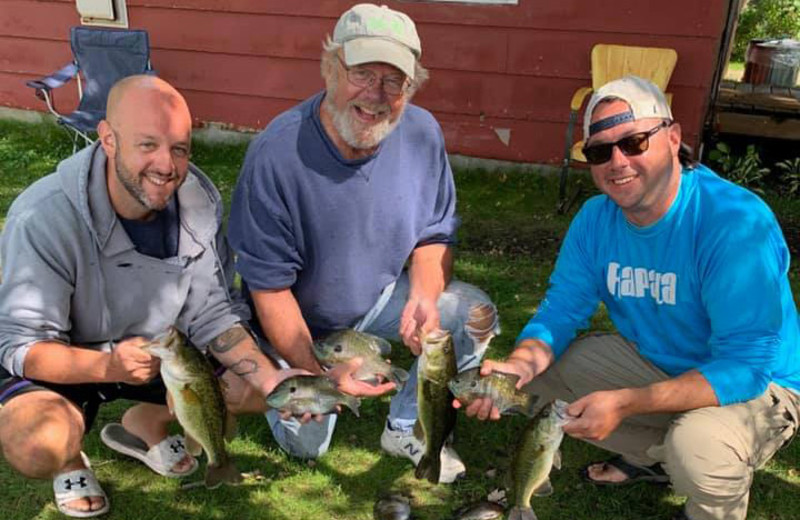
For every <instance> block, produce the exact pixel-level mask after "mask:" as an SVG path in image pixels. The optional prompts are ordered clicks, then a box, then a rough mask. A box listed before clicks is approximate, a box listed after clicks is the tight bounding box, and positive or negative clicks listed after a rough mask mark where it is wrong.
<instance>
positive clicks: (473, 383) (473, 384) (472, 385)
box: [469, 381, 478, 388]
mask: <svg viewBox="0 0 800 520" xmlns="http://www.w3.org/2000/svg"><path fill="white" fill-rule="evenodd" d="M469 386H471V387H472V388H475V387H476V386H478V382H477V381H473V382H472V383H470V384H469Z"/></svg>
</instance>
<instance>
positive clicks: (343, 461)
mask: <svg viewBox="0 0 800 520" xmlns="http://www.w3.org/2000/svg"><path fill="white" fill-rule="evenodd" d="M244 150H245V146H242V145H238V146H208V145H203V144H197V145H196V146H195V149H194V157H193V160H194V161H195V162H196V163H197V164H198V165H199V166H201V167H202V168H203V169H204V170H205V171H206V173H208V174H209V175H211V177H212V178H213V180H214V182H215V183H216V184H217V186H218V187H219V188H220V190H221V192H222V193H223V196H224V198H225V201H226V204H228V203H229V200H230V192H231V190H232V188H233V186H234V185H235V181H236V176H237V173H238V170H239V166H240V164H241V160H242V157H243V155H244ZM70 152H71V143H70V142H69V140H68V139H67V137H66V134H64V132H63V131H62V130H60V129H58V128H55V127H51V126H46V125H27V124H21V123H12V122H5V121H0V216H2V215H5V213H6V211H7V209H8V207H9V205H10V203H11V201H12V200H13V198H14V197H15V196H16V195H17V194H18V193H19V192H20V191H21V190H22V189H24V188H25V187H26V186H27V185H28V184H30V183H31V182H33V181H34V180H35V179H36V178H38V177H40V176H41V175H44V174H46V173H48V172H50V171H51V170H52V169H53V167H54V165H55V164H56V162H57V161H58V160H59V159H61V158H64V157H66V156H68V155H69V154H70ZM576 177H582V176H580V175H577V176H576ZM582 182H583V183H584V186H589V185H590V181H589V180H588V179H587V178H582ZM456 183H457V186H458V196H459V208H460V214H461V216H462V219H463V224H462V229H461V234H460V235H461V236H460V243H459V246H458V255H457V258H458V260H457V263H456V274H457V276H458V277H459V278H461V279H463V280H465V281H468V282H471V283H474V284H476V285H478V286H480V287H482V288H484V289H485V290H486V291H487V292H488V293H489V294H490V295H491V297H492V298H493V299H494V301H495V302H496V303H497V305H498V308H499V309H500V314H501V319H502V327H503V329H504V332H503V334H502V335H501V336H499V337H497V338H496V339H495V340H494V342H493V343H492V346H491V348H490V351H489V354H488V355H489V356H490V357H503V356H505V355H506V354H507V353H508V352H509V350H510V348H511V347H512V344H513V341H514V337H515V335H516V333H517V332H518V331H519V330H520V328H521V327H522V325H523V324H524V323H525V321H526V320H527V319H528V317H529V316H530V314H531V313H532V312H533V310H534V309H535V308H536V306H537V305H538V303H539V301H540V300H541V299H542V297H543V295H544V291H545V288H546V285H547V279H548V277H549V274H550V271H551V270H552V267H553V262H554V260H555V257H556V253H557V250H558V245H559V243H560V239H561V237H562V235H563V233H564V231H565V230H566V228H567V226H568V224H569V221H570V218H571V216H569V215H568V216H558V215H555V214H554V211H553V208H554V207H555V203H556V193H557V184H556V179H554V178H547V177H544V176H541V175H536V174H523V173H515V172H506V173H487V172H481V171H458V172H456ZM586 191H590V190H586ZM769 202H770V204H771V205H772V206H773V208H775V210H776V212H777V213H778V215H779V217H780V218H781V220H782V222H783V223H784V224H785V225H787V229H791V230H793V233H794V235H795V236H794V243H795V244H796V242H797V239H798V236H800V235H798V233H797V229H800V227H798V226H800V203H798V201H787V200H785V199H769ZM0 222H1V221H0ZM787 236H788V235H787ZM791 275H792V281H793V286H794V290H795V294H796V295H797V294H800V292H798V291H799V290H800V280H799V279H798V268H797V264H796V263H795V264H793V267H792V273H791ZM592 327H593V328H594V329H609V328H610V322H609V321H608V318H607V315H606V314H605V313H604V312H602V310H601V312H600V313H598V316H597V317H596V318H595V319H594V321H593V323H592ZM398 350H399V349H398ZM394 357H395V362H396V363H400V364H404V363H407V362H408V361H409V357H408V355H405V354H403V353H402V352H400V353H397V354H396V355H395V356H394ZM128 404H129V403H124V402H117V403H113V404H110V405H107V406H105V407H104V408H102V409H101V413H100V416H99V418H98V421H97V424H96V425H95V427H94V428H93V429H92V430H91V431H90V432H89V434H88V435H87V437H86V442H85V450H86V452H87V453H88V455H89V456H90V458H91V459H92V461H93V463H94V466H95V468H96V471H97V475H98V478H99V479H100V481H101V483H102V484H103V486H104V488H105V490H106V491H107V492H108V493H109V495H110V498H111V508H112V509H111V513H110V514H109V515H107V516H106V518H109V519H129V518H130V519H134V518H136V519H139V518H143V519H164V520H176V519H182V518H192V519H197V520H205V519H223V518H237V519H238V518H241V519H273V520H298V519H306V518H313V519H320V520H326V519H347V520H367V519H370V518H372V506H373V504H374V502H375V500H376V499H377V497H378V496H379V495H380V494H382V493H386V492H389V491H399V492H403V493H406V494H408V495H410V496H411V497H412V506H413V511H414V515H415V517H416V518H418V519H420V520H434V519H436V520H438V519H446V518H450V517H451V515H452V512H453V511H454V510H456V509H457V508H458V507H460V506H462V505H464V504H466V503H469V502H471V501H474V500H478V499H481V498H484V497H485V496H486V494H487V493H489V492H490V491H492V490H494V489H496V488H502V487H503V486H504V481H503V474H504V472H505V469H506V468H507V467H508V464H509V446H513V445H514V443H515V440H516V436H517V434H518V432H519V431H520V429H521V427H522V425H523V421H522V420H521V419H520V418H508V419H504V420H503V421H500V422H498V423H480V422H478V421H475V420H470V419H467V418H466V417H465V416H463V414H461V415H459V418H458V425H457V438H456V444H455V447H456V449H457V450H458V451H459V453H460V454H461V455H462V457H463V458H464V460H465V462H466V464H467V468H468V476H467V478H466V479H465V480H463V481H461V482H458V483H456V484H454V485H452V486H432V485H429V484H427V483H426V482H420V481H418V480H416V479H415V478H414V477H413V473H412V471H411V465H410V464H409V463H408V462H407V461H405V460H401V459H396V458H391V457H388V456H383V455H382V452H381V450H380V445H379V438H380V434H381V430H382V428H383V424H384V419H385V417H386V414H387V412H388V405H389V400H388V398H381V399H374V400H365V401H364V402H363V404H362V416H361V418H360V419H356V418H355V417H354V416H353V415H352V414H350V413H349V412H345V413H343V414H342V417H341V419H340V421H339V426H338V427H337V430H336V434H335V435H334V438H333V442H332V446H331V450H330V452H329V453H327V454H326V455H324V456H323V457H321V458H320V460H318V461H316V463H314V464H308V463H305V462H302V461H298V460H294V459H290V458H288V457H287V456H286V455H285V454H284V453H283V452H281V451H280V450H279V449H278V447H277V445H276V443H275V442H274V441H273V440H272V438H271V436H270V434H269V430H268V428H267V425H266V421H265V420H264V419H263V418H261V417H245V418H242V419H241V420H240V428H239V432H240V434H239V436H238V437H237V438H236V439H235V440H234V442H233V443H232V444H231V445H230V450H231V452H232V453H233V454H234V456H235V458H236V460H237V463H238V465H239V467H240V469H242V470H243V471H253V470H258V471H260V472H261V474H262V475H263V476H264V478H263V479H262V480H259V481H254V482H249V483H246V484H245V485H243V486H240V487H235V488H231V487H228V488H221V489H217V490H213V491H207V490H204V489H195V490H189V491H182V490H180V489H179V487H178V484H177V483H176V482H175V481H173V480H170V479H166V478H161V477H157V476H154V474H153V473H151V472H150V471H149V470H147V469H146V468H145V467H144V466H143V465H141V464H138V463H134V462H132V461H130V460H129V459H125V458H123V457H121V456H117V455H115V454H114V453H113V452H111V451H110V450H108V449H107V448H105V447H104V446H103V445H102V444H101V443H100V442H99V437H98V431H99V427H100V426H102V425H103V424H104V423H106V422H109V421H114V420H117V419H118V418H119V417H120V416H121V414H122V412H123V411H124V409H125V408H126V406H127V405H128ZM562 450H563V460H564V468H563V469H562V470H561V471H556V472H554V474H553V484H554V487H555V490H556V492H555V494H554V495H553V496H551V497H549V498H541V499H536V498H535V499H534V507H535V509H536V512H537V514H538V516H539V518H541V519H542V520H545V519H554V518H569V519H578V520H582V519H586V520H588V519H597V518H609V519H612V518H613V519H620V520H642V519H652V520H656V519H664V520H665V519H669V518H671V517H672V515H673V514H674V513H675V512H676V511H677V510H678V507H679V505H680V504H682V503H683V499H682V498H680V497H677V496H675V495H673V494H671V493H670V492H669V490H668V489H663V488H654V487H648V486H634V487H628V488H618V489H597V488H594V487H593V486H589V485H586V484H583V483H582V482H581V481H580V479H579V477H578V469H579V468H580V467H581V466H583V465H584V464H586V463H588V462H590V461H593V460H598V459H602V458H604V457H605V456H606V455H605V454H604V453H603V452H601V451H600V450H598V449H596V448H593V447H591V446H589V445H587V444H584V443H581V442H578V441H575V440H573V439H570V438H567V439H566V440H565V441H564V444H563V446H562ZM798 467H800V442H795V443H793V444H792V445H791V446H790V447H789V448H787V449H784V450H783V451H781V452H779V454H778V455H777V456H776V457H775V459H774V460H773V461H772V462H770V463H769V464H768V465H767V467H766V468H765V469H764V470H762V471H759V472H758V473H757V474H756V477H755V482H754V484H753V493H752V497H751V501H750V514H749V516H748V518H750V519H755V520H790V519H796V518H797V517H798V513H797V512H798V511H800V473H798ZM490 470H496V472H492V471H490ZM0 489H1V490H2V494H1V495H0V496H2V498H3V503H4V505H3V514H2V517H3V518H8V519H30V518H36V519H56V518H63V517H62V516H61V515H59V514H58V512H57V511H56V509H55V507H54V505H53V493H52V487H51V483H50V482H49V481H29V480H25V479H23V478H22V477H20V476H18V475H17V474H15V473H14V472H13V471H12V470H11V469H10V468H9V467H8V465H7V464H5V463H4V462H0Z"/></svg>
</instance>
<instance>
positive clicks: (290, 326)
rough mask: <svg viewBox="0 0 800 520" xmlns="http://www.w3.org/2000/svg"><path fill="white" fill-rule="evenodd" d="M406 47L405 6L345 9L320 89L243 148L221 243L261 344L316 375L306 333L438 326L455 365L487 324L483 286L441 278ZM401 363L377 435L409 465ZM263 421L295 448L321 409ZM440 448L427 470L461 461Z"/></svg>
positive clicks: (423, 127)
mask: <svg viewBox="0 0 800 520" xmlns="http://www.w3.org/2000/svg"><path fill="white" fill-rule="evenodd" d="M421 53H422V49H421V46H420V41H419V37H418V36H417V32H416V28H415V26H414V22H413V21H411V19H410V18H409V17H408V16H406V15H405V14H403V13H400V12H398V11H394V10H391V9H388V8H386V7H378V6H375V5H371V4H359V5H356V6H354V7H353V8H351V9H350V10H348V11H347V12H345V13H344V14H343V15H342V16H341V18H340V19H339V21H338V22H337V24H336V27H335V29H334V32H333V38H332V39H331V38H329V39H328V41H327V42H326V44H325V49H324V52H323V54H322V76H323V79H324V80H325V86H326V88H325V90H324V91H323V92H320V93H319V94H317V95H315V96H313V97H311V98H310V99H308V100H306V101H305V102H303V103H301V104H300V105H299V106H297V107H295V108H293V109H291V110H289V111H287V112H285V113H283V114H281V115H280V116H278V117H277V118H276V119H275V120H273V121H272V122H271V123H270V124H269V126H268V127H267V128H266V129H265V130H264V131H263V132H262V133H261V134H260V135H259V136H258V137H257V138H256V139H255V140H254V141H253V143H252V144H251V145H250V148H249V150H248V152H247V156H246V157H245V162H244V165H243V168H242V172H241V175H240V177H239V182H238V185H237V187H236V191H235V193H234V196H233V201H232V204H231V216H230V223H229V237H230V242H231V245H232V246H233V248H234V249H235V250H236V252H237V253H238V258H237V263H236V267H237V270H238V271H239V273H241V275H242V279H243V280H244V282H245V283H246V285H247V287H248V289H249V292H250V296H251V297H252V302H253V307H254V310H255V314H256V316H257V318H258V323H257V324H256V325H260V329H261V333H262V334H263V338H264V339H265V340H266V343H268V344H269V346H268V347H265V348H268V350H270V351H271V352H273V353H275V354H277V357H280V358H282V359H283V360H284V361H285V362H286V363H287V364H288V365H290V366H292V367H298V368H304V369H306V370H309V371H311V372H314V373H319V372H320V371H321V367H320V365H319V363H318V362H317V361H316V359H315V358H314V356H313V353H312V349H311V345H312V339H316V338H319V337H323V336H325V335H326V334H328V333H329V332H332V331H334V330H337V329H343V328H349V327H354V328H356V329H359V330H362V331H365V332H368V333H372V334H374V335H377V336H381V337H384V338H388V339H398V340H400V339H401V340H402V341H403V342H404V343H405V345H407V346H408V348H409V349H410V350H411V352H412V353H413V354H415V355H418V354H419V353H420V348H421V346H420V338H421V337H422V336H424V334H425V333H427V332H429V331H431V330H433V329H435V328H443V329H447V330H450V331H451V332H452V334H453V338H454V344H455V350H456V357H457V362H458V365H459V367H461V368H469V367H470V366H477V364H478V363H479V362H480V359H481V357H482V355H483V352H484V351H485V348H486V345H487V344H488V341H489V339H491V337H492V336H493V335H494V334H495V332H496V329H497V323H498V320H497V312H496V310H495V307H494V306H493V305H492V304H491V302H490V300H489V298H488V296H487V295H486V294H485V293H484V292H483V291H481V290H479V289H477V288H476V287H473V286H471V285H468V284H465V283H462V282H458V281H451V280H450V274H451V267H452V253H451V245H452V243H453V241H454V235H455V231H456V227H457V218H456V215H455V188H454V185H453V175H452V172H451V170H450V165H449V163H448V160H447V154H446V151H445V145H444V139H443V136H442V131H441V129H440V128H439V125H438V124H437V123H436V120H435V119H434V118H433V116H432V115H431V114H430V113H429V112H427V111H426V110H423V109H422V108H420V107H417V106H414V105H412V104H410V99H411V97H412V96H413V94H414V92H415V91H416V90H417V89H418V88H419V87H420V86H421V85H422V83H423V82H424V81H425V79H426V77H427V71H426V70H425V69H424V68H422V66H421V65H420V63H419V58H420V56H421ZM406 264H407V269H406V268H404V266H406ZM256 328H257V327H256ZM410 372H411V378H410V380H409V381H408V383H407V384H406V385H405V386H404V388H403V389H402V390H401V391H400V392H399V393H398V394H397V395H396V396H394V398H393V399H392V403H391V407H390V412H389V420H388V421H387V424H386V426H385V429H384V432H383V435H382V436H381V446H382V447H383V449H384V450H386V451H387V452H389V453H390V454H393V455H396V456H403V457H407V458H409V459H411V460H412V461H413V462H414V464H416V463H417V462H418V461H419V459H420V457H421V456H422V453H423V452H424V446H423V445H422V444H421V443H420V441H418V440H417V439H416V437H414V435H413V433H412V432H411V429H412V427H413V425H414V422H415V421H416V408H417V407H416V369H415V368H414V367H412V369H411V370H410ZM362 385H363V386H365V387H369V386H370V385H367V383H362ZM371 391H373V389H371V388H364V389H363V392H362V393H364V394H368V393H370V392H371ZM385 391H387V390H386V389H385V388H378V389H374V393H381V392H385ZM267 419H268V421H269V423H270V427H271V428H272V432H273V435H274V437H275V439H276V440H277V441H278V443H279V444H280V445H281V447H283V448H284V449H285V450H286V451H287V452H289V453H290V454H292V455H295V456H298V457H304V458H311V457H316V456H318V455H321V454H322V453H324V452H325V451H326V450H327V449H328V444H329V442H330V438H331V434H332V432H333V427H334V424H335V422H336V416H329V417H328V418H326V419H325V420H324V421H323V422H321V423H316V422H310V423H308V424H305V425H302V426H300V425H299V423H297V422H294V421H291V420H281V418H280V417H279V416H278V414H277V413H276V412H268V413H267ZM441 460H442V472H441V476H440V481H441V482H451V481H452V480H454V479H455V478H456V477H457V476H458V475H460V474H462V473H463V472H464V465H463V463H462V462H461V461H460V459H459V458H458V456H457V454H456V453H455V451H454V450H453V449H452V448H450V447H449V446H447V445H445V448H444V449H443V450H442V453H441Z"/></svg>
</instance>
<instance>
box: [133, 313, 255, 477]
mask: <svg viewBox="0 0 800 520" xmlns="http://www.w3.org/2000/svg"><path fill="white" fill-rule="evenodd" d="M145 349H146V350H147V351H149V352H150V353H151V354H152V355H154V356H157V357H159V358H161V378H162V379H163V380H164V384H165V386H166V387H167V391H168V392H169V394H170V397H171V398H172V408H173V411H174V413H175V416H176V417H177V419H178V422H179V423H180V425H181V426H182V427H183V429H184V431H185V432H186V436H187V444H188V445H189V446H187V448H188V451H189V452H190V453H192V454H194V455H198V454H199V452H198V450H197V449H193V448H192V445H195V446H196V444H195V443H198V444H199V445H200V447H202V449H203V450H204V451H205V452H206V456H207V457H208V466H207V468H206V476H205V485H206V487H208V488H215V487H217V486H219V485H220V484H222V483H237V482H240V481H241V480H242V476H241V474H240V473H239V471H238V470H237V469H236V466H235V465H234V463H233V460H231V458H230V456H229V455H228V453H227V451H226V450H225V436H226V435H225V434H226V431H228V432H232V430H233V426H232V424H233V423H232V422H231V421H232V417H231V416H230V415H229V414H228V413H227V409H226V407H225V400H224V399H223V396H222V390H221V389H220V386H219V380H218V379H217V377H216V376H215V375H214V370H213V368H212V367H211V364H210V363H209V362H208V360H207V359H206V358H205V356H204V355H203V354H202V353H201V352H200V351H199V350H198V349H197V348H195V347H193V346H191V345H189V344H188V343H187V342H186V341H185V339H184V337H183V335H182V334H181V333H180V332H178V330H177V329H175V328H174V327H173V328H171V329H170V330H169V332H167V333H166V334H165V335H163V336H160V337H158V338H156V339H155V340H153V342H151V343H150V345H148V346H147V347H145Z"/></svg>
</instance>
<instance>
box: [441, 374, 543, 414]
mask: <svg viewBox="0 0 800 520" xmlns="http://www.w3.org/2000/svg"><path fill="white" fill-rule="evenodd" d="M518 380H519V376H517V375H515V374H505V373H502V372H492V373H491V374H489V375H488V376H483V377H481V373H480V368H472V369H470V370H465V371H464V372H461V373H460V374H458V375H457V376H456V377H454V378H453V379H451V380H450V383H449V384H448V386H449V387H450V391H452V392H453V395H454V396H455V397H456V399H458V400H459V401H461V402H462V403H464V404H465V405H469V404H471V403H472V402H473V401H475V400H476V399H481V398H485V397H488V398H490V399H491V400H492V402H493V403H494V405H495V406H496V407H497V409H498V410H500V413H501V414H514V413H520V414H523V415H527V416H528V417H533V415H534V412H535V407H536V403H537V402H538V401H539V396H536V395H533V394H529V393H526V392H523V391H521V390H517V387H516V385H517V381H518Z"/></svg>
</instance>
